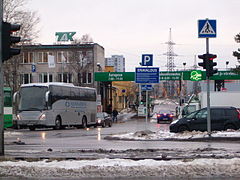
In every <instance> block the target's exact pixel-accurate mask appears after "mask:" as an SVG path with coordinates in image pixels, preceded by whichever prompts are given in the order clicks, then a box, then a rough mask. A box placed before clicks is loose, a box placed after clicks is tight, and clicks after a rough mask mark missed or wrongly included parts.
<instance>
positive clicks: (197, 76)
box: [190, 70, 202, 81]
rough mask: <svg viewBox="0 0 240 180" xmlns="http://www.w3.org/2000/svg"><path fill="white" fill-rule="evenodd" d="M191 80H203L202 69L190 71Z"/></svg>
mask: <svg viewBox="0 0 240 180" xmlns="http://www.w3.org/2000/svg"><path fill="white" fill-rule="evenodd" d="M190 80H191V81H201V80H202V71H200V70H193V71H190Z"/></svg>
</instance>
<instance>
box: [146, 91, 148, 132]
mask: <svg viewBox="0 0 240 180" xmlns="http://www.w3.org/2000/svg"><path fill="white" fill-rule="evenodd" d="M147 121H148V90H146V124H145V125H146V128H145V129H146V130H147Z"/></svg>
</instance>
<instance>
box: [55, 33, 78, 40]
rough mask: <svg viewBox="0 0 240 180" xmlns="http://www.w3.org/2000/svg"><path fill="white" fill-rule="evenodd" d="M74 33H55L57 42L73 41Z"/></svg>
mask: <svg viewBox="0 0 240 180" xmlns="http://www.w3.org/2000/svg"><path fill="white" fill-rule="evenodd" d="M75 34H76V32H56V33H55V36H57V41H73V36H74V35H75Z"/></svg>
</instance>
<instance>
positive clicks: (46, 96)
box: [45, 91, 50, 102]
mask: <svg viewBox="0 0 240 180" xmlns="http://www.w3.org/2000/svg"><path fill="white" fill-rule="evenodd" d="M49 93H50V91H48V92H46V95H45V101H46V102H48V100H49Z"/></svg>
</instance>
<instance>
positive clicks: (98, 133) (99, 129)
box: [97, 128, 102, 141]
mask: <svg viewBox="0 0 240 180" xmlns="http://www.w3.org/2000/svg"><path fill="white" fill-rule="evenodd" d="M101 130H102V128H97V140H98V141H100V140H101Z"/></svg>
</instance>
